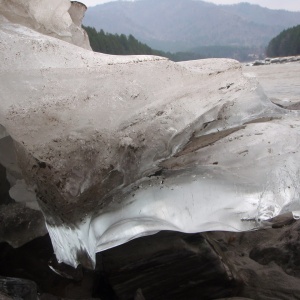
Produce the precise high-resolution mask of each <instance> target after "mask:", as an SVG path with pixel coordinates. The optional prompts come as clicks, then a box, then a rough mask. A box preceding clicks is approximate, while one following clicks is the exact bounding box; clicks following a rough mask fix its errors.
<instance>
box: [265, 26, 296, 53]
mask: <svg viewBox="0 0 300 300" xmlns="http://www.w3.org/2000/svg"><path fill="white" fill-rule="evenodd" d="M266 55H267V56H269V57H278V56H293V55H300V25H298V26H295V27H292V28H288V29H286V30H283V31H282V32H281V33H280V34H279V35H277V36H276V37H275V38H273V39H272V40H271V41H270V43H269V45H268V47H267V49H266Z"/></svg>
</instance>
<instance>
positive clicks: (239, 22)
mask: <svg viewBox="0 0 300 300" xmlns="http://www.w3.org/2000/svg"><path fill="white" fill-rule="evenodd" d="M297 24H300V12H288V11H284V10H271V9H267V8H262V7H260V6H258V5H250V4H246V3H242V4H237V5H215V4H212V3H207V2H204V1H194V0H140V1H134V2H127V1H115V2H109V3H105V4H101V5H97V6H94V7H90V8H89V9H88V11H87V12H86V15H85V19H84V25H86V26H92V27H95V28H96V29H97V30H100V29H103V30H104V31H106V32H110V33H118V34H121V33H124V34H127V35H129V34H132V35H134V36H135V37H136V38H137V39H139V40H140V41H142V42H144V43H147V44H148V45H149V46H150V47H152V48H155V49H160V50H164V51H187V50H189V49H192V48H196V47H203V46H212V45H222V46H223V45H226V46H243V47H253V46H265V45H267V44H268V42H269V41H270V39H271V38H272V37H273V36H276V35H277V34H278V33H280V32H281V31H282V30H284V29H285V28H288V27H292V26H295V25H297Z"/></svg>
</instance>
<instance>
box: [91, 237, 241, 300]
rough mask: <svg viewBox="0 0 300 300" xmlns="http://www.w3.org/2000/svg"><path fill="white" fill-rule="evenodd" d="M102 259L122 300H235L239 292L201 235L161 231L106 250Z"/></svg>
mask: <svg viewBox="0 0 300 300" xmlns="http://www.w3.org/2000/svg"><path fill="white" fill-rule="evenodd" d="M101 256H102V267H103V270H104V272H105V274H106V276H107V279H108V282H109V283H110V285H111V286H112V288H113V290H114V292H115V294H116V296H117V299H124V300H125V299H133V297H134V296H135V297H140V298H136V299H143V298H142V297H144V299H146V300H151V299H156V300H158V299H164V300H168V299H172V300H176V299H180V300H182V299H189V300H192V299H199V295H201V299H202V300H205V299H215V298H220V297H228V296H232V295H235V294H236V291H237V282H236V281H235V280H234V278H233V276H232V274H231V272H230V270H229V269H228V268H226V267H225V266H224V264H223V262H222V260H221V259H220V257H219V256H218V255H217V254H216V253H215V252H214V250H212V248H211V247H210V245H209V244H208V243H207V242H206V240H205V239H204V238H203V236H202V235H201V234H183V233H177V232H160V233H158V234H156V235H153V236H148V237H143V238H139V239H136V240H133V241H131V242H129V243H127V244H125V245H122V246H119V247H116V248H113V249H110V250H107V251H104V252H103V253H102V254H101ZM97 259H98V258H97ZM137 289H139V290H140V295H137V293H136V291H137Z"/></svg>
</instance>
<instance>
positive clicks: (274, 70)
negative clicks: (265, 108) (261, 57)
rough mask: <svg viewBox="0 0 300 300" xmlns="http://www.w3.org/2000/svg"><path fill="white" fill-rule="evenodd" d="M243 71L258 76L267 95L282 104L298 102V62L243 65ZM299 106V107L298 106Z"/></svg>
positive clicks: (299, 67)
mask: <svg viewBox="0 0 300 300" xmlns="http://www.w3.org/2000/svg"><path fill="white" fill-rule="evenodd" d="M243 72H244V73H245V74H247V75H248V76H251V77H252V76H253V77H254V76H255V77H257V78H258V80H259V82H260V84H261V85H262V87H263V88H264V90H265V92H266V94H267V95H268V97H269V98H270V99H271V100H272V101H273V102H274V103H278V104H281V105H283V106H285V107H286V106H290V105H294V104H295V103H297V102H300V63H299V62H294V63H286V64H271V65H263V66H244V67H243ZM299 108H300V107H299Z"/></svg>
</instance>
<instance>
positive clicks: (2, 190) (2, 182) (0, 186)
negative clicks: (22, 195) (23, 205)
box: [0, 164, 14, 205]
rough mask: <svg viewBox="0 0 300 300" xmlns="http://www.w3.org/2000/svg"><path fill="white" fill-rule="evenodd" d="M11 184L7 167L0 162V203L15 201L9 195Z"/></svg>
mask: <svg viewBox="0 0 300 300" xmlns="http://www.w3.org/2000/svg"><path fill="white" fill-rule="evenodd" d="M9 189H10V184H9V182H8V181H7V178H6V169H5V168H4V167H3V166H2V165H1V164H0V205H2V204H8V203H13V202H14V201H13V200H12V199H11V197H10V196H9Z"/></svg>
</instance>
